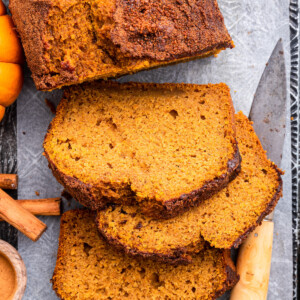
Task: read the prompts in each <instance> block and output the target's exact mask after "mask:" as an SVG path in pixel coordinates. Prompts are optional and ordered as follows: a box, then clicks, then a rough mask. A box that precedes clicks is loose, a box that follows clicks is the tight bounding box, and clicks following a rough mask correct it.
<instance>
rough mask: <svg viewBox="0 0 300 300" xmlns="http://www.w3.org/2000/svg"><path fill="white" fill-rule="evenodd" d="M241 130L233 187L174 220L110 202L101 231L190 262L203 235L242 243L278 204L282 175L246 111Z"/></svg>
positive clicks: (140, 249) (153, 253)
mask: <svg viewBox="0 0 300 300" xmlns="http://www.w3.org/2000/svg"><path fill="white" fill-rule="evenodd" d="M236 130H237V140H238V143H239V149H240V152H241V155H242V164H241V172H240V173H239V174H238V175H237V177H236V179H234V180H233V181H231V182H230V183H229V184H228V186H227V187H225V188H224V189H223V190H221V191H220V192H218V193H217V194H216V195H214V196H213V197H212V198H210V199H208V200H206V201H203V202H201V203H200V205H199V206H198V207H196V208H193V209H192V210H190V211H188V212H186V213H184V214H182V215H179V216H177V217H175V218H172V219H169V220H153V219H151V218H149V217H147V216H145V215H143V214H141V213H140V212H139V211H138V209H136V208H135V207H133V206H132V207H129V206H119V207H114V206H113V207H109V208H107V209H106V210H103V211H99V212H98V216H97V223H98V228H99V230H100V232H101V234H102V235H103V236H104V237H105V238H106V239H107V240H108V241H109V243H111V244H113V245H116V246H117V247H118V248H121V249H123V250H125V251H126V252H127V253H130V254H133V255H142V256H146V257H152V258H155V259H160V260H164V261H167V260H169V261H171V262H172V261H173V262H174V263H178V262H181V263H185V262H189V261H190V260H191V256H189V255H188V254H192V253H195V252H198V251H200V250H201V249H202V248H203V238H202V236H203V237H204V239H205V240H206V241H208V242H209V243H210V244H211V245H212V246H214V247H217V248H227V249H230V248H231V247H232V246H234V247H238V246H239V245H240V244H241V242H242V241H243V239H245V238H246V236H247V234H248V233H250V232H251V231H252V230H253V229H254V228H255V227H256V226H258V225H259V223H260V222H261V221H262V219H263V218H264V217H265V216H266V215H268V214H269V213H270V212H271V211H272V210H273V209H274V207H275V205H276V203H277V201H278V199H279V198H280V196H281V190H282V180H281V176H280V174H281V171H280V170H279V169H277V167H276V166H275V165H274V164H273V163H272V162H271V161H270V160H268V159H267V156H266V154H265V151H264V150H263V149H262V146H261V144H260V142H259V140H258V138H257V136H256V134H255V132H254V130H253V127H252V125H251V122H250V121H249V120H248V119H247V117H246V116H244V115H243V114H242V113H238V114H237V115H236Z"/></svg>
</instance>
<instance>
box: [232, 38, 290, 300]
mask: <svg viewBox="0 0 300 300" xmlns="http://www.w3.org/2000/svg"><path fill="white" fill-rule="evenodd" d="M286 99H287V97H286V71H285V62H284V54H283V45H282V41H281V39H280V40H279V41H278V42H277V44H276V46H275V48H274V50H273V52H272V54H271V57H270V59H269V61H268V63H267V65H266V68H265V70H264V72H263V75H262V77H261V79H260V82H259V85H258V87H257V90H256V93H255V96H254V99H253V103H252V107H251V111H250V115H249V118H250V119H251V120H252V121H253V127H254V130H255V132H256V134H257V136H258V138H259V139H260V141H261V144H262V146H263V148H264V149H265V150H266V151H267V156H268V158H269V159H271V160H272V161H273V162H274V163H275V164H276V165H278V166H280V163H281V159H282V151H283V144H284V137H285V122H286ZM273 216H274V212H273V213H271V214H270V215H269V216H267V217H266V218H265V219H264V220H263V222H262V224H261V226H258V227H257V228H256V229H255V230H254V231H253V232H252V233H251V234H250V235H249V236H248V238H247V239H246V240H245V242H244V243H243V244H242V246H241V247H240V250H239V254H238V259H237V272H238V274H239V275H240V281H239V282H238V283H237V285H236V286H235V287H234V288H233V290H232V292H231V296H230V300H265V299H266V298H267V294H268V285H269V277H270V269H271V257H272V244H273V231H274V223H273Z"/></svg>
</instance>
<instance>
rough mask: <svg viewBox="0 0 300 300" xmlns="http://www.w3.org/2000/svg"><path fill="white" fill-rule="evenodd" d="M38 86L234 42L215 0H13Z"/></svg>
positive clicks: (196, 54) (201, 53) (212, 51)
mask: <svg viewBox="0 0 300 300" xmlns="http://www.w3.org/2000/svg"><path fill="white" fill-rule="evenodd" d="M9 8H10V10H11V12H12V16H13V20H14V23H15V24H16V27H17V30H18V32H19V34H20V36H21V39H22V44H23V46H24V50H25V54H26V58H27V63H28V65H29V67H30V69H31V71H32V77H33V79H34V82H35V85H36V87H37V89H39V90H52V89H55V88H59V87H62V86H64V85H70V84H75V83H76V84H78V83H81V82H83V81H87V80H89V81H91V80H95V79H99V78H102V79H106V78H109V77H116V76H121V75H124V74H130V73H134V72H137V71H140V70H143V69H149V68H153V67H158V66H161V65H165V64H170V63H176V62H179V61H186V60H191V59H195V58H200V57H205V56H209V55H216V54H217V53H219V52H220V51H221V50H224V49H226V48H233V42H232V40H231V38H230V36H229V34H228V32H227V29H226V27H225V25H224V20H223V16H222V14H221V12H220V10H219V7H218V4H217V1H216V0H189V1H188V3H187V2H186V1H175V0H166V1H164V2H163V4H162V3H161V1H156V0H147V1H129V0H39V1H36V0H10V5H9Z"/></svg>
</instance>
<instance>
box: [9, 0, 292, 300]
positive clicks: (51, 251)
mask: <svg viewBox="0 0 300 300" xmlns="http://www.w3.org/2000/svg"><path fill="white" fill-rule="evenodd" d="M6 2H7V1H6ZM218 2H219V5H220V7H221V10H222V13H223V15H224V18H225V22H226V25H227V28H228V30H229V32H230V34H231V36H232V38H233V40H234V42H235V46H236V47H235V49H233V50H226V51H223V52H222V53H221V54H220V55H219V56H218V57H217V58H212V57H210V58H206V59H203V60H197V61H193V62H188V63H182V64H178V65H175V66H170V67H164V68H160V69H156V70H152V71H144V72H141V73H139V74H136V75H133V76H126V77H123V78H122V79H120V81H122V82H124V81H128V80H133V81H134V80H135V81H145V82H186V83H199V84H200V83H203V84H206V83H217V82H225V83H227V84H228V85H229V86H230V88H231V94H232V97H233V101H234V105H235V108H236V110H237V111H238V110H242V111H243V112H244V113H246V114H248V113H249V110H250V107H251V103H252V99H253V96H254V93H255V90H256V87H257V85H258V82H259V80H260V77H261V75H262V72H263V70H264V68H265V64H266V62H267V61H268V59H269V56H270V54H271V53H272V50H273V48H274V46H275V45H276V42H277V41H278V39H279V38H280V37H281V38H283V42H284V47H285V59H286V65H287V75H288V76H289V65H290V58H289V11H288V5H289V1H288V0H272V1H270V0H259V1H253V0H219V1H218ZM288 80H289V78H288ZM60 96H61V91H55V92H52V93H43V92H37V90H36V89H35V87H34V85H33V82H32V79H31V78H30V73H29V71H28V70H27V72H26V78H25V84H24V88H23V91H22V94H21V95H20V97H19V100H18V106H17V114H18V120H17V122H18V170H19V171H18V172H19V178H20V184H19V190H18V192H19V199H26V198H27V199H29V198H44V197H57V196H60V193H61V191H62V187H61V186H60V185H59V184H58V183H57V182H56V180H55V179H54V177H53V176H52V174H51V172H50V170H49V169H48V166H47V162H46V159H45V158H44V157H43V155H42V153H43V149H42V143H43V138H44V135H45V133H46V130H47V127H48V125H49V122H50V121H51V119H52V118H53V114H52V113H51V111H50V109H49V108H48V107H47V106H46V105H45V98H47V99H49V100H51V101H53V102H54V103H56V104H57V103H58V102H59V99H60ZM287 128H289V123H287ZM281 167H282V169H284V170H285V171H286V174H285V175H284V196H283V198H282V199H281V200H280V202H279V204H278V206H277V208H276V213H275V231H274V246H273V257H272V269H271V278H270V284H269V295H268V299H269V300H273V299H292V215H291V176H290V133H289V132H288V133H287V136H286V142H285V147H284V155H283V161H282V165H281ZM36 192H38V193H39V196H37V195H36ZM75 206H78V204H76V203H75V202H73V203H72V204H71V206H69V205H68V204H67V203H65V205H64V207H65V209H66V210H67V209H70V207H75ZM41 220H42V221H44V222H46V223H47V225H48V230H47V231H46V233H45V234H44V235H43V236H42V238H41V239H40V240H39V241H38V242H36V243H33V242H31V241H30V240H29V239H27V238H26V237H25V236H23V235H22V234H19V252H20V254H21V256H22V257H23V259H24V261H25V264H26V267H27V273H28V284H27V289H26V294H25V297H24V299H25V300H28V299H37V300H40V299H43V300H52V299H57V297H56V295H55V293H54V292H53V291H52V286H51V283H50V279H51V277H52V273H53V270H54V266H55V261H56V252H57V245H58V235H59V218H58V217H41ZM227 297H228V295H227V296H224V299H225V298H227Z"/></svg>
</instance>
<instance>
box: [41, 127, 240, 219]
mask: <svg viewBox="0 0 300 300" xmlns="http://www.w3.org/2000/svg"><path fill="white" fill-rule="evenodd" d="M50 129H51V124H50V126H49V129H48V132H49V131H50ZM45 156H46V158H47V160H48V162H49V168H50V169H51V170H52V173H53V175H54V176H55V178H56V179H57V181H58V182H59V183H60V184H62V185H63V186H64V187H65V189H66V190H67V191H68V192H69V193H70V195H72V196H73V197H74V198H75V199H76V200H77V201H78V202H80V203H81V204H82V205H84V206H86V207H88V208H90V209H92V210H98V209H104V208H105V207H106V206H107V205H108V204H110V203H113V202H114V199H113V198H107V197H105V196H103V193H102V189H101V187H94V186H91V185H89V184H86V183H83V182H82V181H80V180H79V179H77V178H75V177H71V176H68V175H66V174H64V173H63V172H62V171H60V170H59V169H58V168H57V167H56V165H55V163H54V162H53V161H52V160H51V159H50V157H49V155H48V154H47V152H46V151H45ZM240 163H241V156H240V154H239V151H238V147H237V144H236V145H235V154H234V158H233V159H231V160H230V161H229V162H228V164H227V166H228V168H227V172H226V173H225V174H223V175H221V176H220V177H218V178H215V179H214V180H212V181H208V182H207V183H206V184H204V185H203V187H202V188H200V189H198V190H195V191H192V192H191V193H189V194H185V195H182V196H181V197H179V198H174V199H171V200H169V201H167V202H165V203H161V202H158V201H156V200H144V201H142V202H136V201H135V193H134V192H133V191H131V190H130V186H125V185H124V190H125V192H123V194H124V198H125V197H126V200H127V204H129V205H134V204H135V205H139V206H140V208H141V211H142V213H144V214H146V215H149V216H151V217H152V218H157V219H168V218H172V217H175V216H176V215H178V214H180V213H183V212H185V211H187V210H188V209H190V208H192V207H195V206H197V205H198V204H199V203H200V202H201V201H203V200H205V199H208V198H210V197H212V196H213V195H214V194H215V193H217V192H218V191H220V190H221V189H223V188H224V187H225V186H226V185H227V184H228V183H229V181H230V180H231V179H233V178H234V177H235V176H236V175H237V172H239V171H240ZM125 195H126V196H125ZM127 198H128V199H127ZM124 200H125V199H124Z"/></svg>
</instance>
